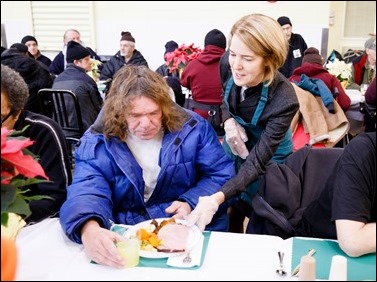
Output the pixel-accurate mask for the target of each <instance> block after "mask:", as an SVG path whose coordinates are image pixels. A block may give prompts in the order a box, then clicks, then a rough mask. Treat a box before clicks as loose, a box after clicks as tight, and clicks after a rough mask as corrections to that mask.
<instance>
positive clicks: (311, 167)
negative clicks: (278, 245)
mask: <svg viewBox="0 0 377 282" xmlns="http://www.w3.org/2000/svg"><path fill="white" fill-rule="evenodd" d="M343 150H344V149H343V148H312V147H311V146H308V145H306V146H304V147H302V148H301V149H299V150H298V151H296V152H294V153H292V154H291V155H290V156H288V158H287V159H286V160H285V162H284V163H282V164H277V163H272V164H271V165H269V166H267V169H266V173H265V174H264V175H263V176H262V177H261V185H260V188H259V190H258V193H257V194H255V196H254V197H253V198H252V208H253V209H252V212H251V214H250V216H249V223H248V226H247V230H246V233H251V234H268V235H275V236H280V237H282V238H283V239H286V238H289V237H292V236H294V235H295V227H296V226H297V224H298V223H299V221H300V220H301V217H302V214H303V212H304V210H305V208H306V207H307V206H308V205H309V204H310V203H311V202H312V201H314V200H315V199H317V198H318V197H319V195H320V194H321V192H322V190H323V189H324V187H325V186H326V184H327V181H328V180H329V179H330V177H332V176H333V171H334V169H335V166H336V163H337V161H338V159H339V158H340V156H341V154H342V152H343Z"/></svg>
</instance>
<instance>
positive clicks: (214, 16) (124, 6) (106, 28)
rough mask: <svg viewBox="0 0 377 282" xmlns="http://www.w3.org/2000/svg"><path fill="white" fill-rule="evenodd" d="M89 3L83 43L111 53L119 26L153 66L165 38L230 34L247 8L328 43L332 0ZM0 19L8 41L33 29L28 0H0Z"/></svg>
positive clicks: (199, 40) (199, 39) (311, 41)
mask: <svg viewBox="0 0 377 282" xmlns="http://www.w3.org/2000/svg"><path fill="white" fill-rule="evenodd" d="M93 6H94V28H95V38H96V42H89V43H88V42H86V43H87V45H89V46H91V47H93V48H95V49H96V51H97V53H98V54H100V55H113V54H115V53H116V52H117V50H118V48H119V40H120V38H121V36H120V33H121V31H130V32H131V33H132V35H133V36H134V38H135V39H136V48H137V49H138V50H139V51H140V52H141V53H142V54H143V55H144V57H145V58H146V60H147V61H148V63H149V66H150V68H151V69H156V68H157V67H158V66H159V65H160V64H162V63H163V53H164V51H165V49H164V45H165V43H166V42H167V41H169V40H175V41H176V42H178V44H182V43H185V44H191V43H194V44H195V45H196V46H199V47H202V48H203V47H204V37H205V35H206V33H207V32H208V31H209V30H211V29H213V28H217V29H220V30H221V31H222V32H223V33H224V34H225V35H226V36H227V37H228V34H229V31H230V28H231V27H232V25H233V24H234V22H235V21H236V20H238V19H239V18H240V17H242V16H243V15H246V14H250V13H262V14H266V15H269V16H271V17H273V18H275V19H277V18H278V17H280V16H288V17H289V18H290V19H291V21H292V24H293V32H296V33H300V34H301V35H302V36H303V37H304V39H305V40H306V42H307V44H308V46H314V47H316V48H318V49H319V50H321V49H323V48H322V46H321V45H323V44H326V46H325V49H327V41H326V42H322V29H324V28H325V29H327V28H328V20H329V12H330V1H323V2H322V1H312V2H304V1H299V2H293V1H276V2H275V3H270V2H268V1H232V2H228V1H224V2H210V1H201V2H196V1H174V2H167V1H159V2H150V1H137V2H136V1H123V2H115V1H106V2H105V1H94V5H93ZM67 17H69V15H67ZM1 23H2V24H5V31H6V37H7V43H8V46H10V45H11V44H13V43H15V42H19V41H20V40H21V38H22V37H23V36H24V35H26V34H33V27H32V21H31V9H30V1H12V2H10V1H1ZM67 28H74V26H69V27H67ZM40 45H41V44H40ZM44 53H45V54H46V55H48V56H49V57H53V56H54V55H55V53H48V52H44Z"/></svg>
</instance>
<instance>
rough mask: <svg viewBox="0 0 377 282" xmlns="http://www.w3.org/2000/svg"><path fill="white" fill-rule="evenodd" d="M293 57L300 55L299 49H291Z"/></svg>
mask: <svg viewBox="0 0 377 282" xmlns="http://www.w3.org/2000/svg"><path fill="white" fill-rule="evenodd" d="M293 57H294V58H295V59H296V58H300V57H301V51H300V49H296V50H293Z"/></svg>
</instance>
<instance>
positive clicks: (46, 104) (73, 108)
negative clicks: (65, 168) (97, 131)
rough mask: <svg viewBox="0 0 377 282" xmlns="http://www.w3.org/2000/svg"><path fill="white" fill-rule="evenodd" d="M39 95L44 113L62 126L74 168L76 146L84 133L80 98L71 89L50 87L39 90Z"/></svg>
mask: <svg viewBox="0 0 377 282" xmlns="http://www.w3.org/2000/svg"><path fill="white" fill-rule="evenodd" d="M37 97H38V101H39V105H40V107H41V110H42V113H43V114H45V115H47V116H50V117H52V119H54V120H55V121H56V122H57V123H58V124H59V125H60V127H61V128H62V130H63V133H64V135H65V139H66V144H67V148H68V153H69V157H70V163H71V168H72V169H73V168H74V157H73V152H74V148H75V145H76V144H77V143H78V142H79V140H80V138H81V136H82V135H83V134H84V125H83V122H82V117H81V108H80V104H79V99H78V97H77V95H76V94H75V93H74V92H72V91H70V90H66V89H63V90H56V89H50V88H43V89H41V90H39V91H38V95H37Z"/></svg>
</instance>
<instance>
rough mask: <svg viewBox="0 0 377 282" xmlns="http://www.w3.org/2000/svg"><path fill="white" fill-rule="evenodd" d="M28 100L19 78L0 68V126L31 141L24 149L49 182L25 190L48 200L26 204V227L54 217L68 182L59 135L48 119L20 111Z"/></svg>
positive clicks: (66, 162)
mask: <svg viewBox="0 0 377 282" xmlns="http://www.w3.org/2000/svg"><path fill="white" fill-rule="evenodd" d="M28 96H29V92H28V88H27V85H26V84H25V81H24V80H23V79H22V77H21V76H20V75H19V74H18V73H17V72H15V71H14V70H12V69H11V68H9V67H7V66H5V65H1V125H2V126H5V127H6V128H8V129H9V130H11V129H15V130H22V129H24V128H25V127H26V126H29V127H28V128H27V129H26V130H25V131H24V132H22V136H24V137H28V138H30V140H32V141H35V143H34V144H33V145H31V146H30V147H28V149H29V150H30V151H31V152H32V153H33V154H35V155H37V156H39V158H40V160H39V163H40V165H41V166H42V168H43V169H44V172H45V174H46V175H47V176H48V177H49V179H50V181H51V182H43V183H38V184H34V185H29V186H27V189H30V192H28V194H27V195H30V196H32V195H44V196H49V197H51V198H52V199H42V200H34V201H31V202H30V205H29V206H30V209H31V212H32V213H31V215H30V216H29V217H27V218H26V219H25V221H26V223H28V224H31V223H36V222H39V221H41V220H43V219H45V218H47V217H52V216H57V215H58V214H59V209H60V206H61V205H62V203H63V202H64V201H65V199H66V195H67V190H66V188H67V186H68V185H69V184H70V182H71V171H70V166H69V160H68V152H67V147H66V143H65V139H64V135H63V132H62V130H61V128H60V127H59V125H58V124H57V123H56V122H55V121H53V120H52V119H50V118H48V117H46V116H44V115H40V114H36V113H33V112H29V111H26V110H24V107H25V104H26V101H27V98H28Z"/></svg>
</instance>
